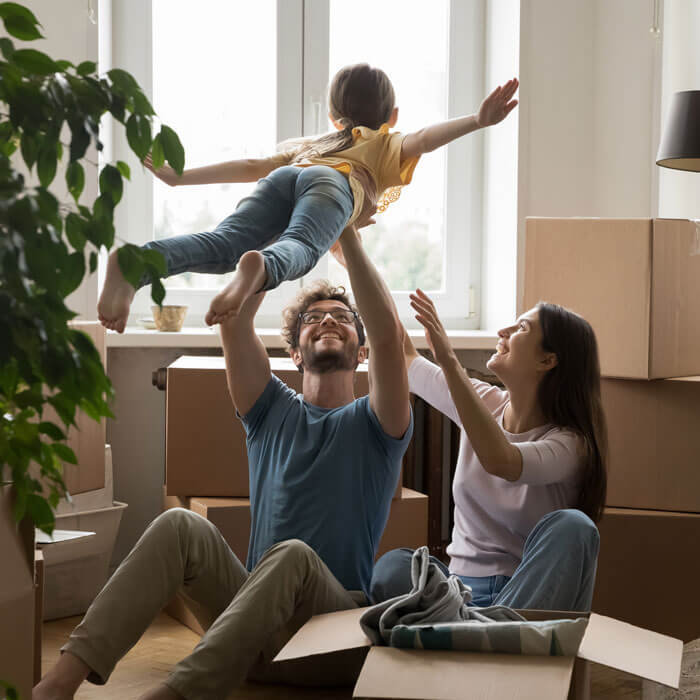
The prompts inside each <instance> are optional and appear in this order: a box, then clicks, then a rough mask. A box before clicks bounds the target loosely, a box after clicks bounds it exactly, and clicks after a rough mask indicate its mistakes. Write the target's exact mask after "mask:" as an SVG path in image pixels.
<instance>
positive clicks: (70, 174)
mask: <svg viewBox="0 0 700 700" xmlns="http://www.w3.org/2000/svg"><path fill="white" fill-rule="evenodd" d="M66 184H67V185H68V191H69V192H70V193H71V195H72V197H73V199H74V200H75V201H76V202H77V201H78V199H80V195H81V194H82V192H83V189H84V187H85V170H84V169H83V166H82V165H81V164H80V163H79V162H78V161H77V160H76V161H73V162H72V163H69V164H68V167H67V168H66Z"/></svg>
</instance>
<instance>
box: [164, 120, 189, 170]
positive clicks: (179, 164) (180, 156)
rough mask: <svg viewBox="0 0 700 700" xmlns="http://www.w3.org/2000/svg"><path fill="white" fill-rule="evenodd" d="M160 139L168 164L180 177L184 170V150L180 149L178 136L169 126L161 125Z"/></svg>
mask: <svg viewBox="0 0 700 700" xmlns="http://www.w3.org/2000/svg"><path fill="white" fill-rule="evenodd" d="M160 138H161V140H162V142H163V151H164V153H165V157H166V158H167V160H168V163H170V165H172V166H173V169H174V170H175V172H176V173H177V174H178V175H182V171H183V170H184V168H185V149H184V148H183V147H182V144H181V143H180V139H179V138H178V135H177V134H176V133H175V132H174V131H173V130H172V129H171V128H170V127H169V126H166V125H165V124H163V125H162V126H161V127H160Z"/></svg>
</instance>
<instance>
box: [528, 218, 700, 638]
mask: <svg viewBox="0 0 700 700" xmlns="http://www.w3.org/2000/svg"><path fill="white" fill-rule="evenodd" d="M540 300H543V301H550V302H554V303H558V304H562V305H563V306H566V307H568V308H570V309H573V310H575V311H577V312H578V313H580V314H581V315H582V316H584V317H585V318H586V319H587V320H588V321H589V322H590V323H591V325H592V326H593V328H594V330H595V332H596V336H597V338H598V345H599V352H600V361H601V372H602V375H603V377H604V378H603V382H602V399H603V407H604V409H605V414H606V419H607V424H608V433H609V461H608V495H607V501H606V506H607V507H606V509H605V514H604V516H603V519H602V520H601V522H600V523H599V529H600V535H601V547H600V557H599V562H598V574H597V580H596V591H595V596H594V601H593V606H594V609H595V610H597V611H598V612H601V613H605V614H608V615H614V616H615V617H618V618H620V619H622V620H625V621H627V622H630V623H634V624H639V625H641V626H644V627H648V628H651V629H653V630H655V631H657V632H662V633H665V634H670V635H674V636H676V637H680V638H681V639H683V640H685V641H688V640H690V639H695V638H697V637H700V597H698V595H697V589H698V581H699V580H700V557H698V546H699V544H700V430H699V428H700V227H699V226H698V225H697V224H696V223H695V222H693V221H687V220H671V219H653V220H650V219H528V221H527V242H526V263H525V295H524V308H523V310H525V309H528V308H530V307H532V306H534V305H535V304H536V303H537V302H538V301H540Z"/></svg>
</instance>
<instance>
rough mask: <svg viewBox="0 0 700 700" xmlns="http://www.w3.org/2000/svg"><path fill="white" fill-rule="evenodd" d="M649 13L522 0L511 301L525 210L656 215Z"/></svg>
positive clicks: (647, 0)
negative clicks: (515, 249)
mask: <svg viewBox="0 0 700 700" xmlns="http://www.w3.org/2000/svg"><path fill="white" fill-rule="evenodd" d="M653 10H654V1H653V0H614V2H611V1H610V0H523V1H522V3H521V14H520V19H521V30H520V75H521V83H522V87H521V92H520V99H521V103H520V133H519V147H518V150H519V188H518V272H519V274H518V300H521V299H522V277H523V275H522V271H523V262H524V260H523V252H524V241H525V217H527V216H562V217H564V216H567V217H568V216H601V217H647V216H652V215H653V214H654V213H655V190H656V181H657V180H656V178H657V177H658V175H657V172H656V170H657V166H656V165H655V163H654V158H655V154H656V145H657V143H658V113H659V101H660V100H659V80H658V72H659V58H658V57H659V51H660V41H661V40H660V39H657V38H655V37H654V35H653V34H652V33H651V32H650V31H649V30H650V27H651V25H652V22H653ZM518 308H521V304H520V303H519V304H518Z"/></svg>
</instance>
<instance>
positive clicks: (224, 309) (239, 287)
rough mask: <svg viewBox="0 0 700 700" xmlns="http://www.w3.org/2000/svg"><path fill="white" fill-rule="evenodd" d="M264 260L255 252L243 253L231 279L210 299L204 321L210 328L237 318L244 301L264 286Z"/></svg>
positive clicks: (258, 252)
mask: <svg viewBox="0 0 700 700" xmlns="http://www.w3.org/2000/svg"><path fill="white" fill-rule="evenodd" d="M265 280H266V276H265V259H264V258H263V256H262V253H260V251H257V250H249V251H248V252H247V253H243V255H242V256H241V259H240V260H239V261H238V267H237V268H236V272H235V273H234V275H233V279H232V280H231V282H229V284H228V285H226V287H224V288H223V289H222V290H221V291H220V292H219V293H218V294H217V295H216V296H215V297H214V299H212V302H211V306H210V307H209V311H207V315H206V317H205V319H204V320H205V321H206V322H207V325H209V326H212V325H214V324H215V323H221V322H222V321H223V320H224V319H226V318H228V317H229V316H237V315H238V312H239V311H240V310H241V307H242V306H243V304H244V302H245V300H246V299H248V298H249V297H252V296H253V294H255V293H256V292H259V291H260V288H261V287H262V286H263V284H265Z"/></svg>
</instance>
